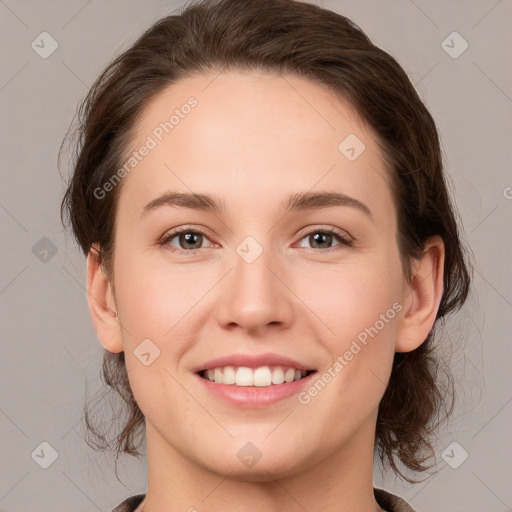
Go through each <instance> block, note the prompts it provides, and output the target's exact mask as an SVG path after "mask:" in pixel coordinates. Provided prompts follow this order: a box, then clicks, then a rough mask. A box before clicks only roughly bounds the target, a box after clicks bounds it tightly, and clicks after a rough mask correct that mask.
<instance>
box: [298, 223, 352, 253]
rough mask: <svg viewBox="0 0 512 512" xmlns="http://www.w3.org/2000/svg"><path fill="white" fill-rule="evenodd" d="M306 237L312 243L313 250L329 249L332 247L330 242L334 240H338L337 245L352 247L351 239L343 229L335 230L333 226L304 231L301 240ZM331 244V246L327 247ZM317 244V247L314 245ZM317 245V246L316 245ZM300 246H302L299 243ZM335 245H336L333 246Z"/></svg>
mask: <svg viewBox="0 0 512 512" xmlns="http://www.w3.org/2000/svg"><path fill="white" fill-rule="evenodd" d="M305 239H307V240H308V241H309V243H311V244H312V245H313V247H311V248H312V249H313V250H322V249H330V248H331V247H332V245H331V244H332V242H333V241H334V240H338V241H339V244H337V245H345V246H348V247H352V245H353V240H352V239H351V238H349V236H348V235H347V234H346V233H344V232H343V231H340V230H337V229H335V228H327V229H318V228H316V229H313V230H310V231H309V232H308V233H306V236H304V237H303V238H302V239H301V241H302V240H305ZM330 245H331V247H329V246H330ZM315 246H317V247H315ZM318 246H319V247H318ZM326 246H327V247H326ZM301 247H303V246H302V245H301ZM334 247H336V246H334Z"/></svg>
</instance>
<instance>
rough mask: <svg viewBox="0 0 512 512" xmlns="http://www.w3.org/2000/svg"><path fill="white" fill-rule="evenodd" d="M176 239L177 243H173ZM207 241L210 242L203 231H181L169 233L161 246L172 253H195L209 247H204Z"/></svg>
mask: <svg viewBox="0 0 512 512" xmlns="http://www.w3.org/2000/svg"><path fill="white" fill-rule="evenodd" d="M175 239H176V242H173V241H174V240H175ZM205 240H208V238H207V237H206V234H205V233H203V232H201V231H198V230H192V229H181V230H177V231H173V232H172V233H169V235H167V236H166V237H164V239H163V240H162V241H161V242H160V244H161V245H164V246H166V247H169V248H170V249H171V250H172V251H178V252H179V251H182V252H193V251H195V250H197V249H202V248H203V247H208V245H203V243H204V242H205ZM171 242H173V243H171Z"/></svg>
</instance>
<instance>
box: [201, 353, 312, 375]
mask: <svg viewBox="0 0 512 512" xmlns="http://www.w3.org/2000/svg"><path fill="white" fill-rule="evenodd" d="M268 365H278V366H289V367H292V368H295V369H296V370H314V368H312V367H311V366H309V365H305V364H302V363H300V362H298V361H296V360H295V359H291V358H289V357H286V356H281V355H279V354H273V353H270V352H267V353H265V354H258V355H250V354H231V355H227V356H223V357H218V358H216V359H212V360H211V361H207V362H206V363H203V364H201V365H199V366H196V367H195V368H194V369H193V370H192V371H194V372H196V373H197V372H200V371H202V370H210V369H212V368H222V367H224V366H246V367H248V368H259V367H261V366H268Z"/></svg>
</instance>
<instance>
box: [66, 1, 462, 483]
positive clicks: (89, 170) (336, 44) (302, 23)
mask: <svg viewBox="0 0 512 512" xmlns="http://www.w3.org/2000/svg"><path fill="white" fill-rule="evenodd" d="M229 69H242V70H266V71H270V72H274V73H278V74H283V73H289V74H295V75H297V76H301V77H305V78H308V79H310V80H312V81H313V82H316V83H319V84H323V85H326V86H328V87H329V88H330V89H331V90H332V91H333V92H334V93H336V94H338V95H339V96H341V97H343V98H345V99H347V100H348V101H349V102H350V104H351V105H352V106H353V107H354V109H355V110H356V111H357V112H358V114H359V115H360V116H361V118H362V119H363V120H364V121H365V122H366V123H367V124H368V125H369V126H370V127H371V128H372V130H373V132H374V133H375V134H376V140H377V143H378V144H379V146H380V147H381V149H382V152H383V154H384V156H385V160H386V162H385V163H386V167H387V169H388V174H389V183H390V186H391V189H392V192H393V198H394V201H395V205H396V211H397V224H398V233H397V245H398V248H399V251H400V258H401V262H402V266H403V269H404V273H405V275H406V276H408V277H409V278H410V273H411V262H412V260H413V259H414V258H417V257H419V256H420V255H421V252H422V250H423V248H424V247H425V242H426V241H427V239H428V238H429V237H430V236H433V235H440V236H441V237H442V239H443V241H444V244H445V264H444V294H443V297H442V300H441V304H440V307H439V311H438V314H437V318H436V323H435V326H434V329H433V330H432V332H431V333H430V334H429V336H428V337H427V339H426V340H425V342H424V343H423V344H422V345H421V346H420V347H419V348H417V349H416V350H414V351H412V352H409V353H397V354H396V356H395V360H394V363H393V369H392V374H391V378H390V381H389V385H388V387H387V389H386V391H385V394H384V396H383V398H382V401H381V403H380V407H379V413H378V419H377V429H376V449H377V452H378V453H379V455H380V458H381V460H382V461H384V460H385V459H387V460H388V461H389V463H390V465H391V467H392V468H393V469H394V470H395V471H396V472H398V473H399V474H401V475H402V476H403V477H404V478H406V479H407V480H409V481H413V480H411V479H409V478H407V477H406V476H405V475H404V474H403V473H402V472H400V471H399V469H398V467H397V464H396V462H395V458H397V459H398V460H399V461H400V462H401V463H402V464H403V465H405V466H406V467H407V468H409V469H412V470H414V471H423V470H425V469H427V468H428V467H431V466H427V465H425V464H424V462H425V461H426V460H427V459H426V457H425V451H427V452H428V451H430V452H432V446H431V444H430V441H429V439H430V436H431V434H432V432H433V429H434V428H436V426H437V424H438V423H439V422H440V421H441V419H442V418H441V417H440V411H441V410H444V411H445V416H447V415H448V414H450V413H451V411H452V409H453V401H450V400H449V399H450V397H453V393H452V389H451V388H452V385H451V378H450V374H449V372H448V370H447V369H445V368H443V367H442V366H440V362H439V361H438V360H437V359H436V357H435V355H434V352H433V350H434V346H435V343H434V333H435V332H436V329H437V325H438V323H439V322H438V321H439V320H440V319H442V318H445V317H446V316H447V315H448V314H449V313H451V312H453V311H455V310H457V309H459V308H460V307H461V306H462V305H463V304H464V302H465V300H466V297H467V295H468V292H469V288H470V280H471V279H470V275H469V271H468V268H469V265H468V263H467V260H466V258H467V256H466V253H465V249H464V246H463V244H462V242H461V240H460V238H459V231H458V227H457V222H456V219H455V214H456V213H455V209H454V207H453V206H452V204H451V201H450V198H449V194H448V191H447V186H446V182H445V176H444V174H443V165H442V157H441V149H440V144H439V140H438V134H437V129H436V126H435V123H434V120H433V119H432V117H431V115H430V113H429V112H428V110H427V109H426V107H425V105H424V104H423V103H422V101H421V99H420V98H419V96H418V94H417V93H416V91H415V89H414V86H413V85H412V84H411V82H410V80H409V78H408V77H407V75H406V73H405V71H404V70H403V69H402V68H401V67H400V65H399V64H398V63H397V62H396V60H395V59H394V58H393V57H391V56H390V55H389V54H387V53H386V52H385V51H383V50H381V49H380V48H378V47H377V46H375V45H374V44H372V42H371V41H370V40H369V38H368V37H367V36H366V34H365V33H364V32H363V31H362V30H361V29H360V28H359V27H358V26H357V25H356V24H355V23H353V22H352V21H351V20H349V19H348V18H346V17H344V16H342V15H339V14H336V13H334V12H331V11H329V10H326V9H322V8H320V7H319V6H317V5H314V4H309V3H306V2H297V1H293V0H244V1H240V0H206V1H204V2H194V3H190V4H189V5H187V6H186V8H185V9H184V10H183V12H182V13H181V15H173V16H168V17H165V18H163V19H161V20H159V21H158V22H156V23H155V24H154V25H153V26H152V27H150V28H149V29H148V30H147V31H146V32H145V33H144V34H143V35H142V36H141V37H140V38H139V39H138V40H137V41H136V42H135V43H134V44H133V45H132V46H131V47H130V48H129V49H128V50H126V51H124V52H123V53H122V54H121V55H119V56H118V57H117V58H116V59H115V60H114V61H113V62H112V63H111V64H110V65H109V66H108V67H107V68H106V69H105V70H104V72H103V73H102V74H101V76H100V77H99V78H98V79H97V80H96V82H95V83H94V84H93V86H92V87H91V90H90V91H89V93H88V95H87V97H86V98H85V100H84V101H83V103H82V104H81V107H80V109H79V112H78V116H79V126H78V132H77V133H78V139H77V143H76V152H75V158H74V172H73V175H72V177H71V179H70V182H69V186H68V189H67V191H66V194H65V196H64V198H63V201H62V205H61V215H62V218H63V222H65V220H64V217H65V215H66V214H67V216H68V219H69V221H70V222H71V225H72V228H73V233H74V236H75V237H76V240H77V241H78V243H79V244H80V246H81V248H82V250H83V252H84V254H87V252H88V251H89V249H90V247H91V245H92V244H93V243H98V244H99V246H100V247H101V259H102V265H103V267H104V269H105V271H106V272H107V273H108V275H112V272H111V271H112V265H113V261H114V256H115V255H114V250H113V249H114V235H115V232H114V221H115V216H116V205H117V201H118V196H119V192H120V189H121V186H122V182H121V184H120V185H119V186H117V187H115V189H114V190H113V191H112V192H111V193H109V194H108V195H107V197H105V198H102V199H98V198H97V197H96V196H95V194H94V190H95V189H96V188H97V187H101V186H102V185H103V184H104V183H106V182H107V181H108V180H109V179H110V178H111V177H112V176H113V175H114V173H115V172H116V171H117V170H118V169H119V168H120V167H121V165H122V162H123V158H122V157H123V155H124V153H125V152H126V149H127V144H128V141H129V140H130V136H131V134H132V132H133V128H134V126H135V124H136V121H137V119H138V117H139V116H140V115H141V113H142V111H143V109H144V107H145V106H146V105H147V104H148V103H149V101H150V100H151V99H152V98H154V97H155V96H156V95H157V94H158V93H159V92H160V91H162V90H163V89H164V88H166V87H168V86H169V85H170V84H172V83H175V82H176V81H177V80H179V79H180V78H183V77H187V76H190V75H192V74H198V73H204V72H216V73H220V72H221V71H223V70H229ZM440 372H442V373H444V374H445V377H444V378H443V379H441V378H440V376H439V373H440ZM103 378H104V381H105V383H106V384H107V386H109V387H110V388H111V389H112V390H114V391H115V392H116V393H118V394H119V395H120V396H121V397H122V400H123V404H122V405H123V407H124V409H125V410H126V411H127V415H128V417H127V419H126V421H125V422H124V424H123V428H122V430H121V433H120V434H119V435H118V436H117V437H116V438H115V439H114V440H113V441H109V440H108V439H107V437H106V436H105V435H104V434H101V433H99V430H96V429H95V427H94V426H93V425H92V416H91V415H90V414H89V413H88V412H87V409H86V425H87V428H88V429H89V431H90V433H91V434H92V435H93V436H96V439H97V442H96V443H95V446H96V447H98V448H99V449H111V450H113V451H115V452H116V455H117V457H118V456H119V455H120V454H121V453H127V454H130V455H135V456H138V455H140V453H139V452H138V451H137V446H138V445H137V444H136V443H135V438H136V436H137V435H138V434H140V433H141V431H142V428H143V427H144V416H143V415H142V413H141V411H140V409H139V407H138V406H137V403H136V402H135V399H134V397H133V394H132V392H131V389H130V386H129V382H128V377H127V374H126V367H125V362H124V354H123V353H120V354H110V353H105V355H104V365H103ZM448 404H449V406H448V407H447V405H448ZM116 461H117V458H116Z"/></svg>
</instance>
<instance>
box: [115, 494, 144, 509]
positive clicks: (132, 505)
mask: <svg viewBox="0 0 512 512" xmlns="http://www.w3.org/2000/svg"><path fill="white" fill-rule="evenodd" d="M145 496H146V494H145V493H143V494H136V495H134V496H130V497H129V498H126V499H125V500H124V501H123V502H122V503H119V505H117V507H115V508H114V509H112V512H133V511H134V510H135V509H136V508H137V507H138V506H139V505H140V504H141V502H142V500H143V499H144V498H145Z"/></svg>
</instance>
